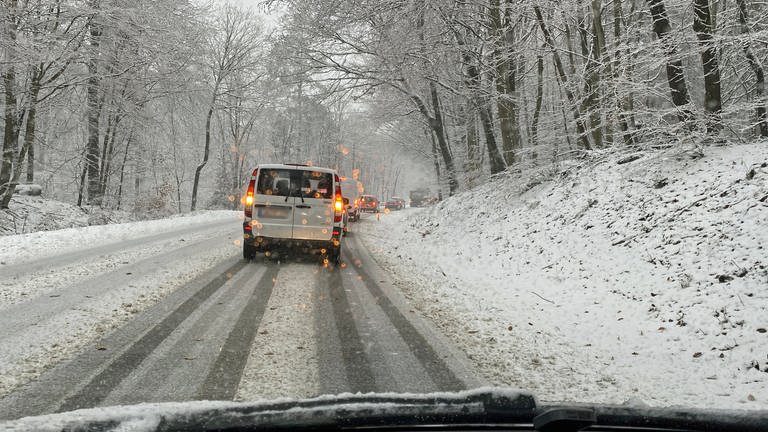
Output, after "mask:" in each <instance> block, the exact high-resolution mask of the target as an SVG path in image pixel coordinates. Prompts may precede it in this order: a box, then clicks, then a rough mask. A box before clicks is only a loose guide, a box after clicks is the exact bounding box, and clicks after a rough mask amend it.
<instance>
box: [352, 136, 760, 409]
mask: <svg viewBox="0 0 768 432" xmlns="http://www.w3.org/2000/svg"><path fill="white" fill-rule="evenodd" d="M627 156H628V155H627V154H622V155H618V154H615V153H607V154H604V155H596V156H593V157H591V158H589V159H585V160H583V161H578V162H576V163H572V164H571V165H568V166H561V167H558V168H557V169H554V168H553V169H547V170H538V171H526V172H523V173H514V174H507V175H506V176H505V177H503V178H500V179H497V180H495V181H492V182H490V183H488V184H485V185H482V186H480V187H478V188H476V189H474V190H472V191H469V192H465V193H462V194H459V195H457V196H455V197H453V198H451V199H448V200H445V201H444V202H442V203H441V204H439V205H437V206H435V207H431V208H425V209H407V210H405V211H402V212H392V213H389V214H387V215H384V216H382V217H381V220H380V221H379V222H376V220H375V219H373V218H368V219H366V220H363V221H362V222H361V223H360V224H359V228H358V229H357V232H358V233H359V235H362V236H363V239H364V242H365V243H366V244H367V246H368V247H369V248H370V249H371V252H372V254H373V256H375V257H376V258H377V259H378V260H380V262H381V264H382V265H383V266H384V267H386V268H387V269H389V270H391V271H392V272H393V273H394V274H395V275H396V277H397V280H398V285H399V286H400V288H401V289H402V290H403V291H404V293H405V295H406V296H407V297H408V298H409V299H410V300H411V301H412V302H413V303H414V306H415V307H416V308H417V309H418V310H419V311H420V312H421V313H422V314H423V315H425V316H426V317H428V318H429V319H431V320H432V321H433V322H434V323H435V324H436V325H437V326H438V327H439V328H441V329H442V331H443V332H445V333H446V334H447V335H449V337H450V338H451V339H452V340H453V341H454V342H456V343H457V344H458V345H459V346H460V347H461V348H462V349H463V350H465V351H466V353H467V354H468V355H469V356H470V357H471V359H472V360H473V361H474V363H475V365H476V367H477V368H478V369H479V371H480V372H481V373H482V374H483V375H484V376H485V378H486V379H488V380H489V381H490V382H491V383H492V384H494V385H508V386H513V387H517V388H520V389H523V390H526V391H531V392H533V393H534V394H537V395H538V396H539V397H540V398H541V399H542V400H549V401H554V400H565V401H585V402H587V401H588V402H612V403H621V402H624V401H627V400H642V401H644V402H645V403H648V404H650V405H653V406H668V405H684V406H697V407H718V408H741V409H766V408H768V333H766V329H768V290H767V288H768V269H767V267H766V266H768V251H766V249H765V247H766V245H768V229H766V228H768V144H766V143H758V144H745V145H733V146H729V147H713V148H706V149H705V156H704V157H702V158H697V157H693V156H691V155H690V154H688V153H685V152H676V153H673V152H664V153H658V152H656V153H637V154H634V155H629V156H637V157H639V158H638V159H636V160H633V161H631V162H629V161H628V160H629V159H625V158H626V157H627ZM620 162H622V163H620Z"/></svg>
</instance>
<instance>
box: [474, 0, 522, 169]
mask: <svg viewBox="0 0 768 432" xmlns="http://www.w3.org/2000/svg"><path fill="white" fill-rule="evenodd" d="M490 19H491V28H492V29H493V31H494V33H495V35H496V37H495V39H494V40H495V44H494V45H495V46H494V51H493V57H494V61H495V63H496V92H497V93H498V96H497V99H496V109H497V110H498V113H499V126H500V129H501V144H502V156H503V157H504V161H505V162H506V165H511V164H513V163H515V158H516V157H517V153H518V152H519V151H520V133H519V127H518V124H519V122H518V119H517V111H518V110H517V103H516V100H515V99H516V98H517V91H516V90H517V89H516V85H517V83H516V77H515V64H514V63H515V62H514V60H513V55H514V53H513V52H511V51H512V50H513V46H514V45H513V43H514V41H513V40H511V39H512V30H511V29H509V28H505V23H504V22H503V20H502V15H501V5H500V0H491V8H490ZM507 25H509V23H507ZM489 114H492V113H490V112H489ZM481 116H482V114H481ZM487 134H488V132H487V131H486V135H487Z"/></svg>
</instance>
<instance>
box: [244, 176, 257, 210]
mask: <svg viewBox="0 0 768 432" xmlns="http://www.w3.org/2000/svg"><path fill="white" fill-rule="evenodd" d="M255 186H256V179H255V178H253V179H251V182H250V183H248V191H247V192H246V193H245V208H244V210H245V217H248V218H249V217H251V216H252V215H253V190H254V188H255Z"/></svg>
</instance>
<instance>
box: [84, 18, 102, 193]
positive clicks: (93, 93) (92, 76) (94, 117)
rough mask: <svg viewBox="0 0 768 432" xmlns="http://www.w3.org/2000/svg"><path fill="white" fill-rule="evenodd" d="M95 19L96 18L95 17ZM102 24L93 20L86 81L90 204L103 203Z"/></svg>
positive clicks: (87, 159) (87, 168)
mask: <svg viewBox="0 0 768 432" xmlns="http://www.w3.org/2000/svg"><path fill="white" fill-rule="evenodd" d="M94 19H95V18H94ZM100 37H101V26H100V25H99V24H97V23H94V22H93V21H91V23H90V46H91V52H90V53H89V58H88V81H87V83H86V99H87V111H88V114H87V117H88V126H87V130H88V132H87V133H88V142H87V144H86V153H85V166H86V171H87V177H88V189H87V190H88V199H87V203H88V204H89V205H101V199H102V196H101V187H100V186H101V185H100V183H99V171H100V165H101V163H100V160H99V159H100V155H99V150H100V148H99V118H100V117H101V109H100V108H101V104H100V103H99V85H100V83H99V81H100V80H99V76H98V73H99V70H98V60H97V58H98V51H99V38H100Z"/></svg>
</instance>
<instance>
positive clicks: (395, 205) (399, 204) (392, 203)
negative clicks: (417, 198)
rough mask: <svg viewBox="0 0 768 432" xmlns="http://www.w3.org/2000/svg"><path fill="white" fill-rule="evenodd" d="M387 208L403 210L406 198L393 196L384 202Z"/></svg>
mask: <svg viewBox="0 0 768 432" xmlns="http://www.w3.org/2000/svg"><path fill="white" fill-rule="evenodd" d="M384 208H385V209H389V210H402V209H404V208H405V200H404V199H402V198H400V197H392V198H390V199H389V201H387V202H386V203H385V204H384Z"/></svg>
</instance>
